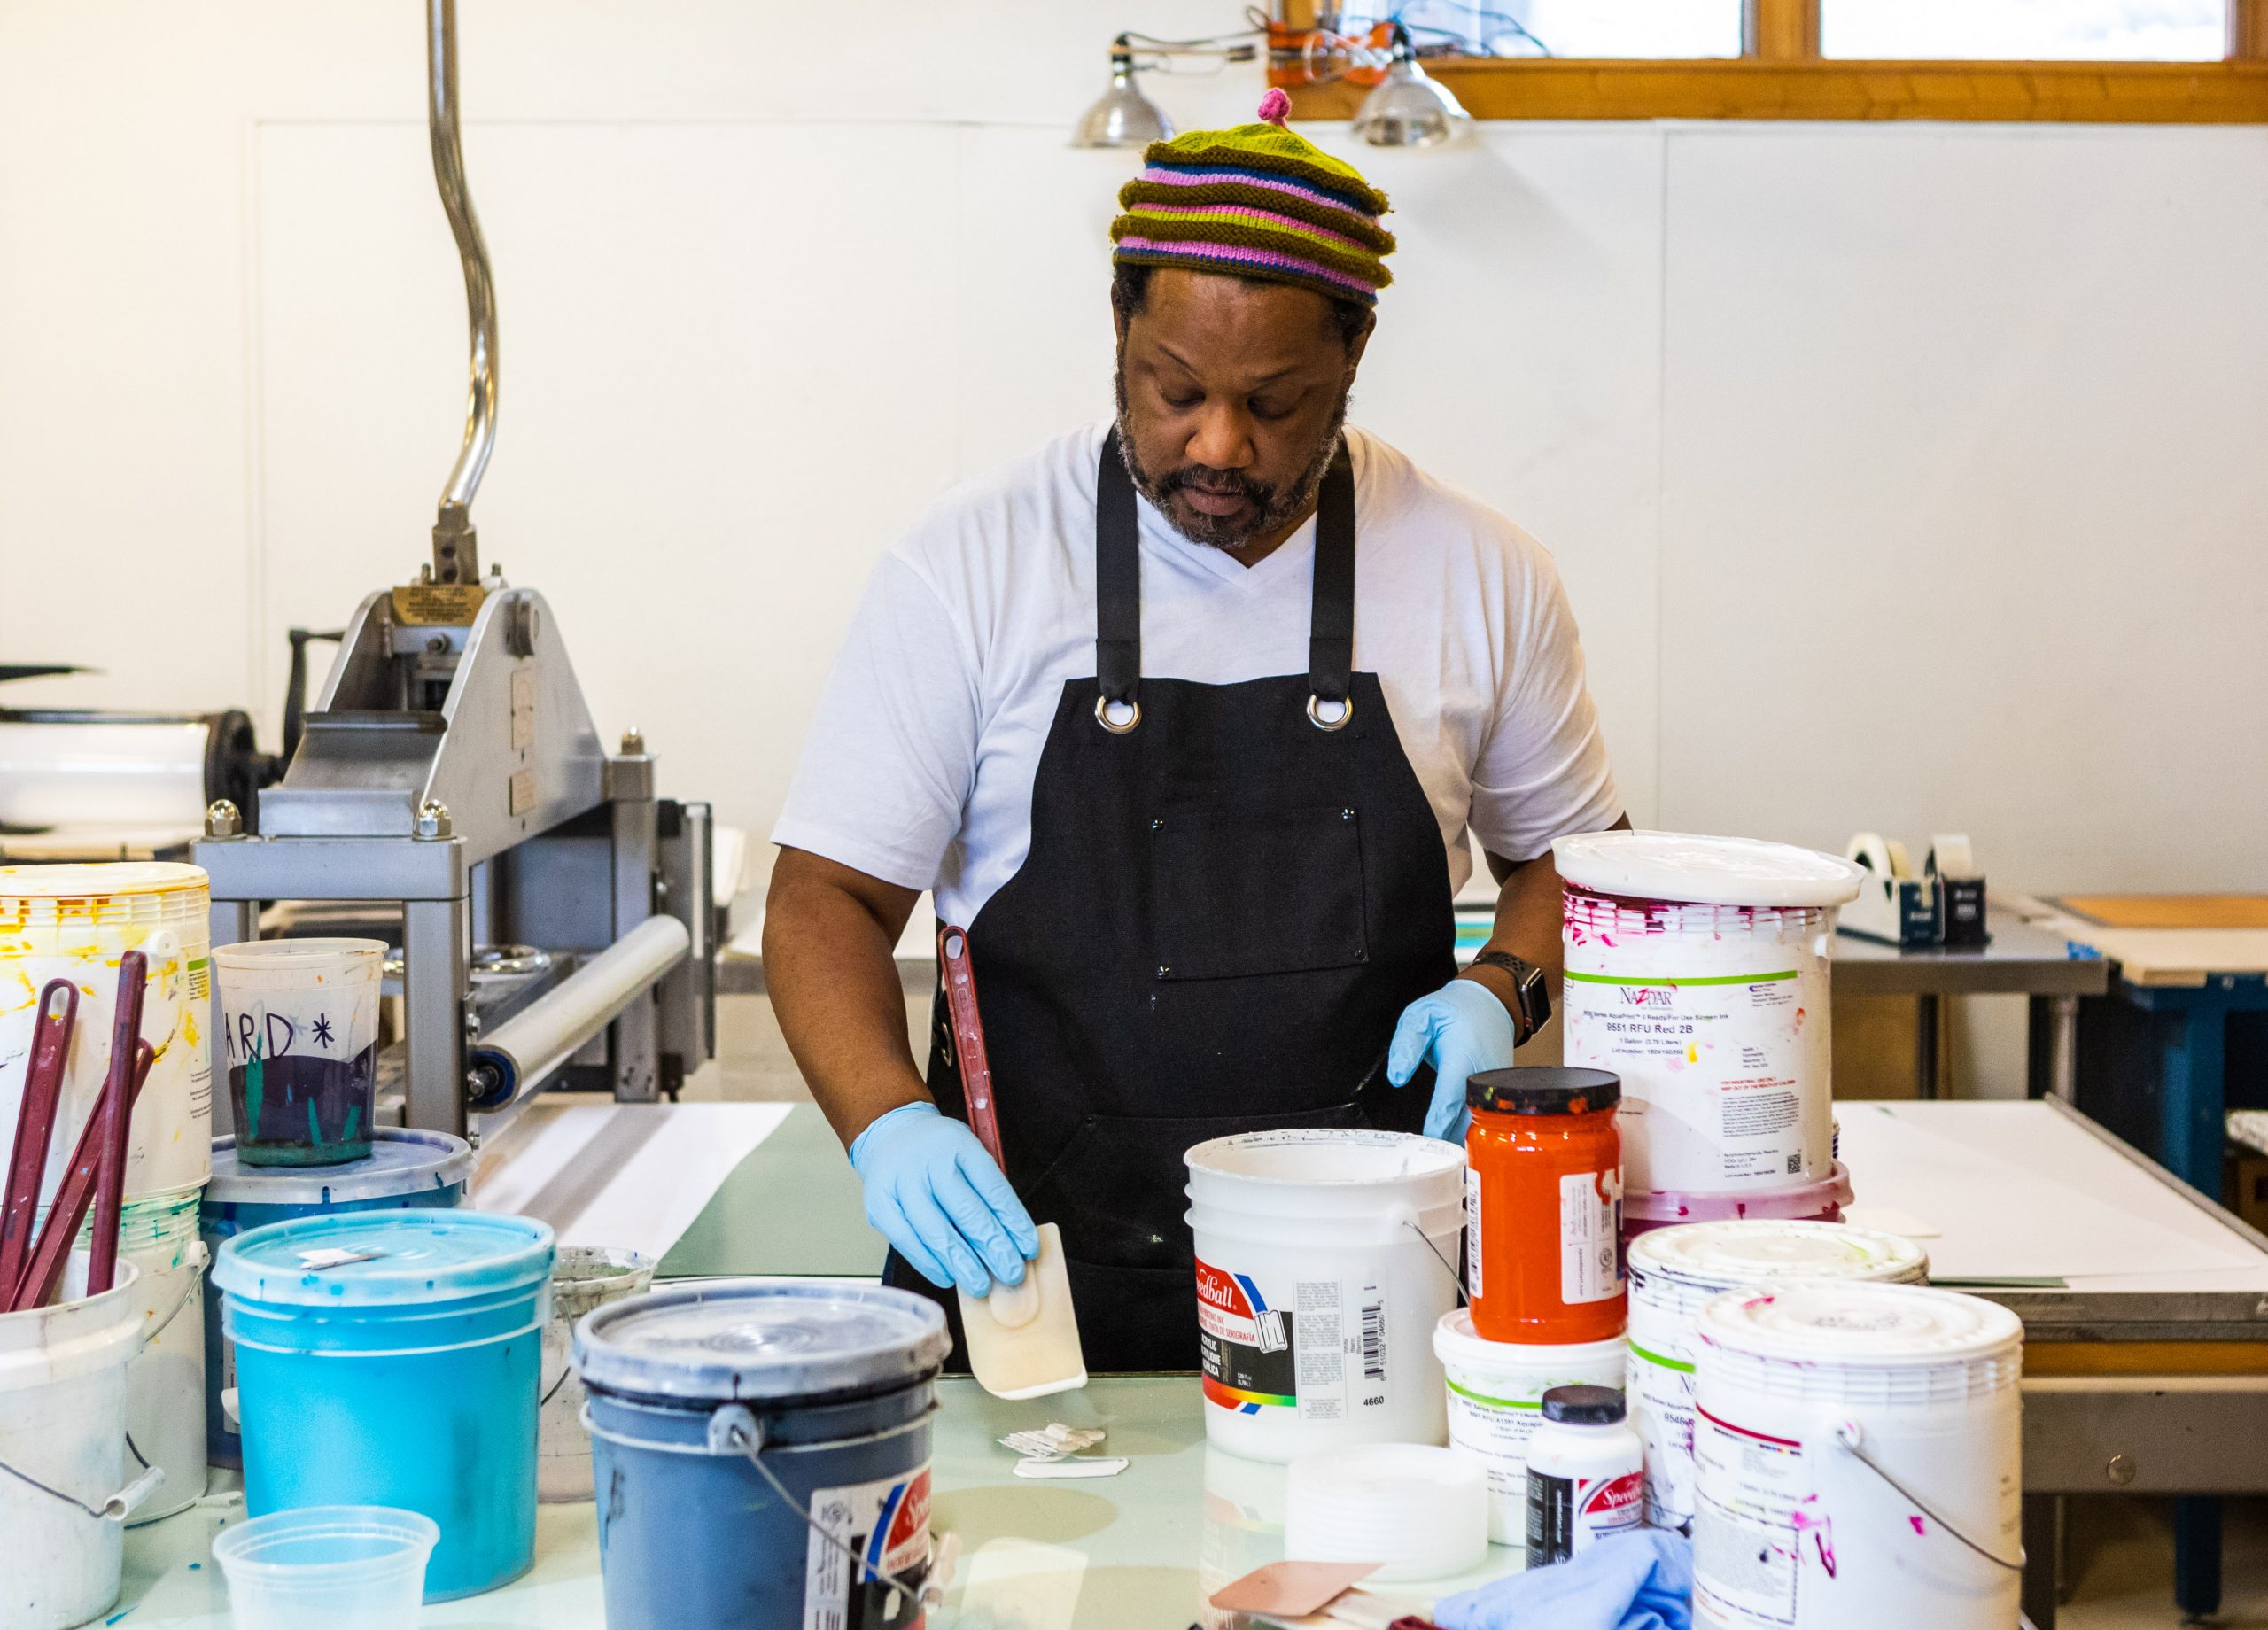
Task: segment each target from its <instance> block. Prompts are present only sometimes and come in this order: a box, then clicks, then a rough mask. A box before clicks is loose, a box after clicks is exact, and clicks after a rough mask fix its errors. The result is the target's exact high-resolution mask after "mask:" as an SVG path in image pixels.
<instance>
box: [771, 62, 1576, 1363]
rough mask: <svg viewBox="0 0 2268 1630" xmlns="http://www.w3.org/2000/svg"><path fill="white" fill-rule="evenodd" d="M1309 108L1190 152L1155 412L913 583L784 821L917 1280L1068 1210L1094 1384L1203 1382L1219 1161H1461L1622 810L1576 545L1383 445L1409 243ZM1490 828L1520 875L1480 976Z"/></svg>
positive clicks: (882, 1189) (1129, 317) (1205, 139)
mask: <svg viewBox="0 0 2268 1630" xmlns="http://www.w3.org/2000/svg"><path fill="white" fill-rule="evenodd" d="M1280 100H1281V99H1280V95H1279V94H1278V93H1271V97H1270V102H1269V103H1263V105H1262V122H1261V123H1258V124H1252V125H1246V126H1241V127H1239V128H1236V129H1233V130H1225V131H1199V132H1192V133H1191V134H1189V135H1185V136H1180V137H1178V138H1177V139H1176V140H1174V141H1172V142H1166V143H1159V144H1154V145H1153V146H1152V147H1151V148H1150V150H1149V151H1148V153H1147V154H1146V165H1147V167H1146V169H1145V170H1144V171H1143V173H1142V175H1141V176H1140V177H1139V178H1138V179H1137V180H1135V181H1134V182H1130V183H1129V184H1128V186H1127V187H1126V189H1125V190H1124V191H1122V193H1121V194H1120V199H1121V202H1122V204H1123V205H1124V206H1125V209H1126V213H1124V214H1122V216H1120V217H1119V219H1118V221H1117V223H1116V225H1115V227H1114V229H1113V231H1112V236H1113V237H1114V239H1115V241H1116V245H1117V248H1116V252H1115V257H1114V261H1115V269H1114V282H1113V286H1112V310H1113V315H1114V317H1115V322H1116V325H1117V331H1118V379H1117V392H1118V413H1117V416H1116V420H1115V423H1110V424H1102V425H1095V426H1091V427H1089V428H1087V429H1084V430H1082V431H1076V432H1074V433H1073V434H1071V435H1069V436H1067V437H1065V438H1063V439H1060V440H1058V441H1057V442H1055V443H1053V444H1052V445H1051V446H1048V447H1046V448H1045V449H1043V450H1042V451H1041V452H1040V453H1039V454H1037V456H1034V457H1031V458H1029V459H1026V460H1024V461H1023V462H1021V463H1018V464H1015V465H1013V466H1011V467H1010V468H1008V469H1007V470H1003V471H1001V472H999V473H998V474H997V475H995V476H993V477H990V478H989V479H985V480H982V481H978V482H975V483H974V484H972V485H967V486H965V487H963V488H961V489H960V490H959V491H958V492H956V493H952V494H951V495H949V496H948V497H947V498H946V499H945V500H944V501H943V502H942V503H940V504H939V505H938V506H937V507H936V508H935V509H933V510H932V511H931V512H930V513H929V515H928V516H926V517H925V518H924V519H923V520H922V521H921V522H920V523H919V524H917V525H916V526H915V527H914V529H913V532H912V533H911V534H910V535H909V536H908V537H907V538H906V539H904V540H903V541H902V542H901V543H899V545H898V546H897V547H896V548H895V549H893V550H892V551H891V552H890V553H889V555H886V556H885V557H884V559H883V561H882V564H881V566H880V568H879V569H878V570H877V571H876V574H875V578H874V584H873V586H872V587H871V589H870V590H869V593H868V594H867V598H866V602H865V603H864V605H863V606H862V607H861V608H860V609H859V612H858V617H857V618H856V620H855V622H854V623H853V625H852V627H851V630H850V636H849V639H848V640H847V642H846V644H845V647H844V649H843V654H842V656H841V657H840V659H839V660H838V662H837V664H836V666H835V672H834V675H833V677H832V679H830V681H829V684H828V687H827V693H826V695H825V697H824V699H823V700H822V702H821V703H820V707H819V716H818V718H817V721H816V723H815V724H814V726H813V728H812V736H811V741H810V743H809V745H808V747H807V748H806V749H805V754H804V761H803V764H802V766H801V768H800V770H799V772H798V773H797V776H796V782H795V785H794V787H793V788H792V790H791V791H790V793H789V795H788V803H787V807H786V810H785V811H784V812H783V814H782V815H781V820H780V823H779V826H778V827H776V828H775V829H774V831H773V841H774V842H777V843H778V844H780V845H781V855H780V858H779V864H778V865H777V867H776V868H775V870H774V871H773V880H772V890H771V897H770V903H769V905H768V907H767V914H766V917H765V943H764V957H765V973H766V978H767V982H768V983H769V985H770V988H771V991H772V996H773V1002H774V1004H775V1005H776V1007H777V1010H778V1013H779V1017H780V1023H781V1029H782V1030H783V1031H784V1033H785V1034H786V1036H787V1038H788V1045H789V1046H790V1047H791V1048H792V1049H793V1051H794V1052H795V1055H796V1062H797V1063H798V1064H799V1065H800V1066H801V1067H802V1069H803V1071H804V1076H805V1078H806V1079H807V1080H809V1082H810V1083H811V1086H812V1092H813V1094H814V1096H816V1097H817V1098H818V1099H819V1105H820V1106H821V1108H822V1109H824V1110H825V1111H826V1113H827V1117H828V1119H829V1120H830V1121H831V1122H833V1123H834V1126H835V1130H836V1132H837V1133H838V1134H840V1135H841V1136H842V1137H843V1140H844V1142H845V1143H846V1144H848V1145H850V1160H851V1163H852V1165H853V1166H854V1167H856V1168H857V1169H858V1174H859V1176H860V1178H861V1179H862V1181H863V1183H864V1184H865V1187H866V1215H867V1217H868V1220H869V1221H871V1222H873V1223H874V1226H875V1227H876V1228H877V1229H879V1230H881V1231H882V1233H883V1234H884V1235H886V1236H887V1237H888V1238H889V1241H890V1244H891V1246H893V1247H894V1249H893V1251H892V1253H891V1256H890V1261H889V1268H888V1269H887V1277H889V1281H890V1282H891V1283H893V1284H899V1285H912V1286H913V1287H914V1288H920V1285H922V1284H923V1283H925V1282H926V1284H927V1285H931V1286H935V1287H937V1288H938V1289H940V1290H942V1289H944V1287H946V1286H949V1285H958V1286H959V1288H960V1289H962V1290H964V1291H966V1292H969V1293H970V1294H972V1295H979V1296H981V1295H983V1294H985V1293H987V1292H989V1290H990V1287H991V1285H992V1283H993V1282H994V1281H995V1280H998V1281H1002V1282H1005V1283H1007V1284H1015V1283H1018V1282H1020V1281H1021V1277H1022V1274H1023V1269H1024V1260H1025V1259H1026V1258H1028V1257H1029V1256H1030V1255H1032V1254H1034V1253H1035V1252H1036V1250H1037V1235H1036V1233H1035V1231H1034V1227H1033V1221H1032V1220H1033V1218H1034V1217H1037V1218H1040V1219H1042V1220H1047V1221H1053V1222H1057V1223H1059V1224H1060V1227H1061V1230H1062V1236H1063V1245H1064V1254H1065V1257H1066V1259H1067V1261H1068V1267H1069V1272H1070V1279H1071V1285H1072V1292H1073V1296H1074V1299H1075V1300H1076V1303H1077V1304H1078V1309H1079V1316H1080V1319H1079V1322H1080V1330H1081V1333H1082V1335H1083V1337H1084V1341H1085V1345H1086V1351H1087V1360H1088V1363H1089V1366H1090V1367H1091V1369H1095V1370H1189V1369H1193V1368H1194V1367H1195V1364H1196V1356H1197V1322H1196V1318H1195V1315H1194V1311H1193V1308H1194V1301H1193V1298H1192V1288H1191V1287H1192V1254H1191V1244H1190V1236H1189V1230H1188V1229H1187V1228H1186V1227H1185V1226H1184V1223H1183V1222H1182V1212H1183V1209H1184V1199H1183V1195H1182V1186H1183V1184H1184V1180H1185V1179H1184V1170H1183V1168H1182V1153H1183V1152H1184V1150H1186V1149H1187V1148H1189V1147H1190V1146H1191V1145H1193V1144H1197V1143H1200V1142H1202V1141H1203V1140H1205V1139H1207V1138H1208V1137H1220V1136H1223V1135H1225V1134H1228V1133H1231V1132H1242V1131H1249V1130H1253V1129H1262V1128H1270V1127H1307V1126H1338V1127H1351V1126H1363V1125H1374V1126H1382V1127H1388V1128H1393V1129H1401V1130H1416V1129H1418V1128H1419V1127H1420V1126H1421V1125H1422V1126H1423V1127H1424V1129H1425V1130H1426V1131H1428V1132H1431V1133H1433V1134H1434V1135H1435V1136H1440V1137H1461V1136H1462V1133H1463V1127H1464V1078H1465V1076H1466V1075H1467V1074H1468V1073H1470V1072H1472V1071H1473V1070H1477V1069H1484V1068H1493V1067H1498V1066H1502V1065H1505V1064H1509V1063H1511V1058H1512V1049H1513V1046H1514V1044H1515V1043H1516V1042H1517V1041H1518V1040H1519V1039H1521V1038H1523V1036H1525V1035H1526V1033H1527V1031H1528V1030H1530V1029H1532V1028H1534V1025H1536V1024H1538V1023H1540V1022H1542V1018H1543V1016H1544V1014H1545V1013H1546V1012H1547V1011H1548V998H1547V997H1546V995H1545V990H1544V984H1545V973H1546V972H1547V971H1548V972H1550V973H1551V974H1555V975H1556V973H1557V969H1558V966H1559V962H1560V957H1559V904H1558V880H1557V873H1555V872H1554V871H1553V869H1552V865H1551V859H1550V842H1551V840H1552V839H1553V838H1554V837H1556V836H1557V835H1559V834H1563V833H1567V832H1574V831H1584V830H1596V829H1597V828H1600V827H1606V826H1608V825H1609V824H1610V823H1612V822H1613V821H1615V819H1617V817H1618V816H1619V813H1620V804H1619V800H1618V798H1617V796H1616V794H1615V791H1614V787H1613V782H1612V777H1611V776H1610V774H1609V772H1608V769H1607V764H1606V753H1605V749H1604V744H1603V743H1602V741H1601V740H1600V736H1599V733H1598V726H1597V721H1596V713H1595V711H1594V710H1593V708H1592V705H1591V700H1590V697H1589V695H1588V693H1587V692H1586V690H1585V688H1584V684H1583V673H1582V657H1581V649H1580V647H1579V646H1578V643H1577V640H1576V634H1575V629H1574V625H1573V619H1572V618H1571V617H1570V615H1569V613H1568V609H1567V605H1566V601H1565V595H1564V594H1562V592H1561V589H1560V586H1559V581H1558V578H1557V573H1556V572H1555V570H1553V567H1552V564H1551V561H1550V556H1548V555H1546V554H1545V553H1544V552H1543V550H1542V547H1540V546H1539V545H1538V544H1536V543H1535V541H1534V539H1530V538H1529V537H1528V536H1527V535H1526V533H1524V532H1520V531H1519V530H1518V528H1516V527H1514V526H1513V525H1512V524H1511V523H1510V522H1508V521H1506V520H1505V519H1504V518H1503V516H1499V515H1497V514H1496V513H1495V512H1494V511H1492V510H1490V509H1488V508H1486V507H1485V506H1483V505H1481V504H1480V503H1479V502H1477V501H1474V500H1472V498H1469V497H1467V496H1465V495H1464V494H1463V493H1458V492H1456V491H1455V490H1453V489H1451V488H1449V487H1447V486H1444V485H1441V484H1440V483H1437V482H1435V481H1433V480H1432V479H1431V478H1429V477H1426V476H1425V475H1424V474H1422V473H1421V472H1420V471H1419V470H1417V469H1416V468H1415V467H1414V466H1413V465H1411V463H1410V461H1409V460H1407V459H1406V458H1404V457H1403V456H1402V454H1399V453H1397V452H1395V451H1394V449H1393V448H1391V447H1388V446H1386V445H1385V444H1384V443H1382V442H1380V441H1379V440H1378V439H1375V438H1373V437H1370V436H1367V435H1364V434H1363V433H1362V432H1361V431H1343V432H1342V426H1343V422H1344V418H1345V415H1346V410H1347V402H1348V392H1349V391H1350V390H1351V389H1352V387H1353V384H1354V381H1355V370H1356V369H1357V367H1358V366H1359V365H1360V363H1361V361H1362V359H1363V352H1364V349H1365V348H1366V347H1367V345H1369V343H1370V338H1371V329H1372V325H1373V307H1374V305H1375V302H1376V298H1377V291H1378V290H1379V289H1380V288H1382V287H1383V286H1385V284H1386V282H1387V281H1388V274H1387V272H1386V268H1385V265H1384V263H1383V257H1384V256H1385V255H1386V253H1388V252H1391V250H1392V249H1393V247H1394V240H1393V238H1392V237H1389V236H1388V235H1387V234H1386V232H1385V231H1384V230H1383V229H1381V228H1380V227H1379V224H1378V217H1379V215H1381V214H1382V213H1385V210H1386V199H1385V198H1383V197H1381V196H1380V195H1379V193H1377V192H1376V191H1374V190H1372V189H1371V187H1369V186H1368V185H1367V184H1366V183H1365V182H1363V178H1362V177H1361V176H1360V175H1357V174H1356V173H1355V171H1354V170H1353V169H1352V168H1351V167H1348V166H1347V165H1345V164H1343V163H1341V162H1340V161H1339V160H1338V159H1333V158H1332V157H1330V156H1329V155H1327V154H1325V153H1324V152H1322V151H1320V150H1318V149H1317V148H1316V147H1314V146H1312V145H1310V144H1309V143H1308V142H1306V141H1305V140H1304V139H1302V138H1301V137H1300V136H1296V135H1294V134H1293V133H1292V132H1290V131H1289V130H1287V129H1285V128H1283V126H1282V118H1281V113H1282V110H1281V106H1280ZM1271 114H1272V115H1273V117H1272V119H1271V118H1270V115H1271ZM1468 828H1470V830H1471V831H1472V832H1474V833H1477V834H1479V836H1480V840H1481V842H1482V844H1483V846H1484V848H1485V850H1487V853H1488V855H1489V857H1490V859H1491V863H1492V866H1493V868H1494V869H1495V873H1496V874H1497V876H1498V879H1499V881H1501V882H1502V884H1503V892H1502V894H1501V895H1500V897H1499V899H1498V903H1497V910H1496V926H1495V934H1494V935H1493V936H1492V938H1491V940H1490V942H1489V945H1488V948H1487V952H1486V953H1484V956H1483V958H1482V959H1481V961H1480V963H1479V964H1478V965H1477V966H1474V967H1472V968H1471V969H1469V970H1467V971H1466V972H1465V973H1464V974H1457V972H1456V963H1455V960H1454V958H1453V954H1452V951H1453V944H1454V939H1455V935H1454V926H1453V922H1452V918H1451V912H1450V904H1449V903H1450V897H1451V895H1452V893H1453V891H1454V890H1455V889H1456V887H1457V886H1458V885H1459V884H1460V883H1461V882H1462V881H1464V875H1465V873H1466V872H1467V871H1468V870H1469V867H1470V859H1469V854H1470V851H1469V850H1468V849H1467V847H1466V834H1467V830H1468ZM922 889H935V891H936V903H937V912H938V915H939V917H940V919H941V920H944V921H947V922H953V923H959V924H961V925H964V926H965V927H966V928H967V930H968V938H969V943H970V947H971V959H972V962H973V965H974V966H975V971H976V983H977V988H978V990H979V994H980V997H981V1001H982V1005H983V1018H984V1021H985V1028H986V1036H987V1041H988V1044H989V1052H990V1063H991V1073H992V1080H993V1085H994V1092H995V1102H996V1105H997V1107H998V1120H999V1125H1000V1130H1001V1139H1002V1144H1003V1153H1004V1156H1005V1159H1006V1167H1007V1170H1006V1176H1003V1174H1002V1173H1001V1171H1000V1170H999V1169H998V1168H997V1167H995V1166H994V1164H993V1162H992V1161H991V1160H990V1158H989V1157H988V1156H987V1154H986V1153H985V1152H984V1149H983V1146H982V1145H980V1144H979V1143H978V1141H977V1139H976V1138H975V1136H974V1134H972V1133H971V1132H970V1130H969V1129H968V1128H967V1126H966V1125H965V1124H964V1123H963V1119H964V1115H965V1110H964V1104H963V1098H962V1093H961V1087H960V1083H959V1077H958V1073H957V1070H956V1068H955V1065H954V1059H953V1053H952V1047H951V1034H950V1030H949V1028H947V1027H946V1025H945V1024H944V1018H943V1005H942V1003H940V1007H939V1021H938V1023H937V1025H936V1032H935V1035H934V1036H933V1039H932V1042H931V1045H930V1057H929V1061H928V1078H927V1081H926V1083H925V1081H924V1079H923V1077H922V1075H920V1074H919V1073H917V1071H916V1070H915V1067H914V1064H913V1057H912V1055H911V1053H910V1052H909V1051H908V1049H907V1047H906V1043H905V1010H904V1007H903V1005H902V1001H903V998H902V997H901V994H900V991H899V987H898V982H897V974H896V972H895V970H894V967H893V965H892V962H891V958H890V952H891V947H892V945H893V944H894V943H895V942H896V940H897V936H898V934H899V932H900V930H901V929H902V928H903V927H904V926H905V921H906V920H907V917H908V915H909V914H910V912H912V910H913V904H914V902H915V900H916V898H917V897H918V896H919V894H920V891H921V890H922ZM1413 1081H1415V1082H1417V1083H1418V1084H1417V1091H1397V1089H1400V1088H1403V1087H1406V1086H1408V1085H1409V1084H1410V1083H1412V1082H1413ZM933 1293H934V1292H933ZM940 1300H945V1299H944V1298H942V1297H941V1298H940ZM950 1305H951V1304H950V1303H948V1306H949V1308H950Z"/></svg>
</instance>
